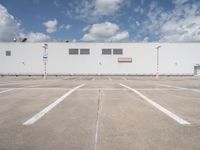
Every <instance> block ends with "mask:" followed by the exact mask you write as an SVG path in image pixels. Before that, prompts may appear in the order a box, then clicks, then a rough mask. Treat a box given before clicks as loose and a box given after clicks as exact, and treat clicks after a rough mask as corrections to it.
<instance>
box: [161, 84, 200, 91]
mask: <svg viewBox="0 0 200 150" xmlns="http://www.w3.org/2000/svg"><path fill="white" fill-rule="evenodd" d="M158 85H159V86H163V87H171V88H176V89H180V90H190V91H194V92H198V93H199V92H200V90H198V89H190V88H185V87H180V86H173V85H167V84H158Z"/></svg>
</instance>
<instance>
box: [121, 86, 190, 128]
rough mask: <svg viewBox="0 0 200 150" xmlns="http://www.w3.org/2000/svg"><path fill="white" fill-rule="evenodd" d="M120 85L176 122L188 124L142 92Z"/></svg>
mask: <svg viewBox="0 0 200 150" xmlns="http://www.w3.org/2000/svg"><path fill="white" fill-rule="evenodd" d="M120 85H121V86H123V87H125V88H127V89H129V90H131V91H133V92H134V93H136V94H137V95H138V96H140V97H141V98H142V99H144V100H145V101H147V102H148V103H150V104H151V105H153V106H154V107H155V108H157V109H158V110H160V111H162V112H163V113H165V114H166V115H167V116H169V117H170V118H172V119H174V120H175V121H176V122H178V123H179V124H181V125H189V124H190V123H189V122H188V121H186V120H184V119H182V118H180V117H179V116H177V115H176V114H174V113H172V112H170V111H169V110H167V109H166V108H164V107H162V106H161V105H159V104H158V103H156V102H154V101H153V100H151V99H149V98H148V97H146V96H145V95H143V94H142V93H140V92H139V91H137V90H135V89H133V88H131V87H129V86H126V85H124V84H120Z"/></svg>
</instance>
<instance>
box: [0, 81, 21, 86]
mask: <svg viewBox="0 0 200 150" xmlns="http://www.w3.org/2000/svg"><path fill="white" fill-rule="evenodd" d="M12 84H23V83H21V82H20V83H19V82H14V83H0V86H1V85H12Z"/></svg>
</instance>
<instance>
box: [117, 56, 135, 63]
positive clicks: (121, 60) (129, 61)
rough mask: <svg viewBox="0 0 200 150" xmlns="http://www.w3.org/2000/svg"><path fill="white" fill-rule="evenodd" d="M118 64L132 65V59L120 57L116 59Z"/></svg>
mask: <svg viewBox="0 0 200 150" xmlns="http://www.w3.org/2000/svg"><path fill="white" fill-rule="evenodd" d="M118 62H119V63H132V58H131V57H121V58H118Z"/></svg>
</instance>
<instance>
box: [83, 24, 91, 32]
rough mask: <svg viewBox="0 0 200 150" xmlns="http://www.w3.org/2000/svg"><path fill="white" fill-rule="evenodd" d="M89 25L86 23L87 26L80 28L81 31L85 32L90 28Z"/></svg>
mask: <svg viewBox="0 0 200 150" xmlns="http://www.w3.org/2000/svg"><path fill="white" fill-rule="evenodd" d="M90 27H91V26H90V25H87V26H85V27H84V28H83V29H82V31H83V32H86V31H88V30H89V29H90Z"/></svg>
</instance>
